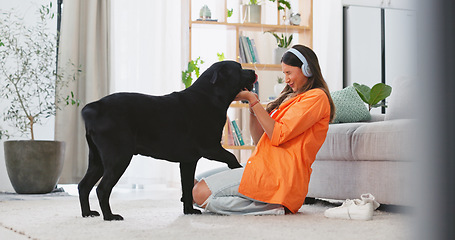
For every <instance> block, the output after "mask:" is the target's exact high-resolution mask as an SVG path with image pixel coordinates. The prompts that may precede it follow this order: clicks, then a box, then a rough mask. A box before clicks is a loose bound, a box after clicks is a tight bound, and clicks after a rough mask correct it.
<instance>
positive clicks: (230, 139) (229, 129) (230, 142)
mask: <svg viewBox="0 0 455 240" xmlns="http://www.w3.org/2000/svg"><path fill="white" fill-rule="evenodd" d="M227 120H228V123H229V124H226V127H227V132H226V133H227V136H226V138H225V139H226V142H225V143H224V144H227V145H228V146H235V142H234V132H233V131H234V129H233V128H232V123H231V121H230V120H229V117H228V118H227Z"/></svg>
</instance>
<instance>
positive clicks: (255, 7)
mask: <svg viewBox="0 0 455 240" xmlns="http://www.w3.org/2000/svg"><path fill="white" fill-rule="evenodd" d="M269 1H271V2H276V0H269ZM259 2H260V1H258V0H249V1H248V2H247V3H246V4H243V5H242V9H243V10H242V13H243V14H242V22H246V23H261V11H262V8H261V5H260V3H259ZM277 8H278V11H280V10H286V8H287V9H289V10H290V9H291V3H289V2H288V1H286V0H278V5H277Z"/></svg>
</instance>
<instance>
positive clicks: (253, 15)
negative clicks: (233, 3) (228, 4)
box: [242, 5, 262, 23]
mask: <svg viewBox="0 0 455 240" xmlns="http://www.w3.org/2000/svg"><path fill="white" fill-rule="evenodd" d="M242 6H243V9H242V20H243V22H245V23H261V9H262V8H261V5H242Z"/></svg>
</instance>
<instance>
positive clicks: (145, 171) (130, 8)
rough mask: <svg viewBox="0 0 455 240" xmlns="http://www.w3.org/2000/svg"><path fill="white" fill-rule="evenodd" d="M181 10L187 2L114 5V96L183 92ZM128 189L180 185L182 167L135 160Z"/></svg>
mask: <svg viewBox="0 0 455 240" xmlns="http://www.w3.org/2000/svg"><path fill="white" fill-rule="evenodd" d="M181 6H182V1H181V0H153V1H150V0H112V1H111V16H112V18H111V31H110V35H109V39H110V44H111V52H110V54H111V55H110V56H111V62H110V63H111V71H110V76H111V77H110V81H111V85H110V86H111V87H110V91H111V92H139V93H145V94H150V95H163V94H167V93H171V92H173V91H180V90H182V84H181V65H182V49H181V43H182V23H181V22H182V21H181V20H182V16H181ZM185 20H186V19H185ZM156 117H160V116H158V115H157V116H156ZM151 137H153V136H151ZM122 184H123V185H130V186H146V185H149V184H165V185H166V186H176V187H177V186H180V174H179V168H178V164H176V163H171V162H167V161H157V160H154V159H151V158H149V157H143V156H134V157H133V160H132V161H131V164H130V166H129V167H128V169H127V171H126V172H125V174H124V175H123V177H122V178H121V180H120V182H119V185H122Z"/></svg>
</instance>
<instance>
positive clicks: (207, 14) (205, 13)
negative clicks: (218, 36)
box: [199, 5, 212, 20]
mask: <svg viewBox="0 0 455 240" xmlns="http://www.w3.org/2000/svg"><path fill="white" fill-rule="evenodd" d="M199 17H200V18H201V19H202V20H206V19H211V18H212V12H211V11H210V9H209V7H208V6H207V5H204V6H203V7H202V8H201V11H199Z"/></svg>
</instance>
